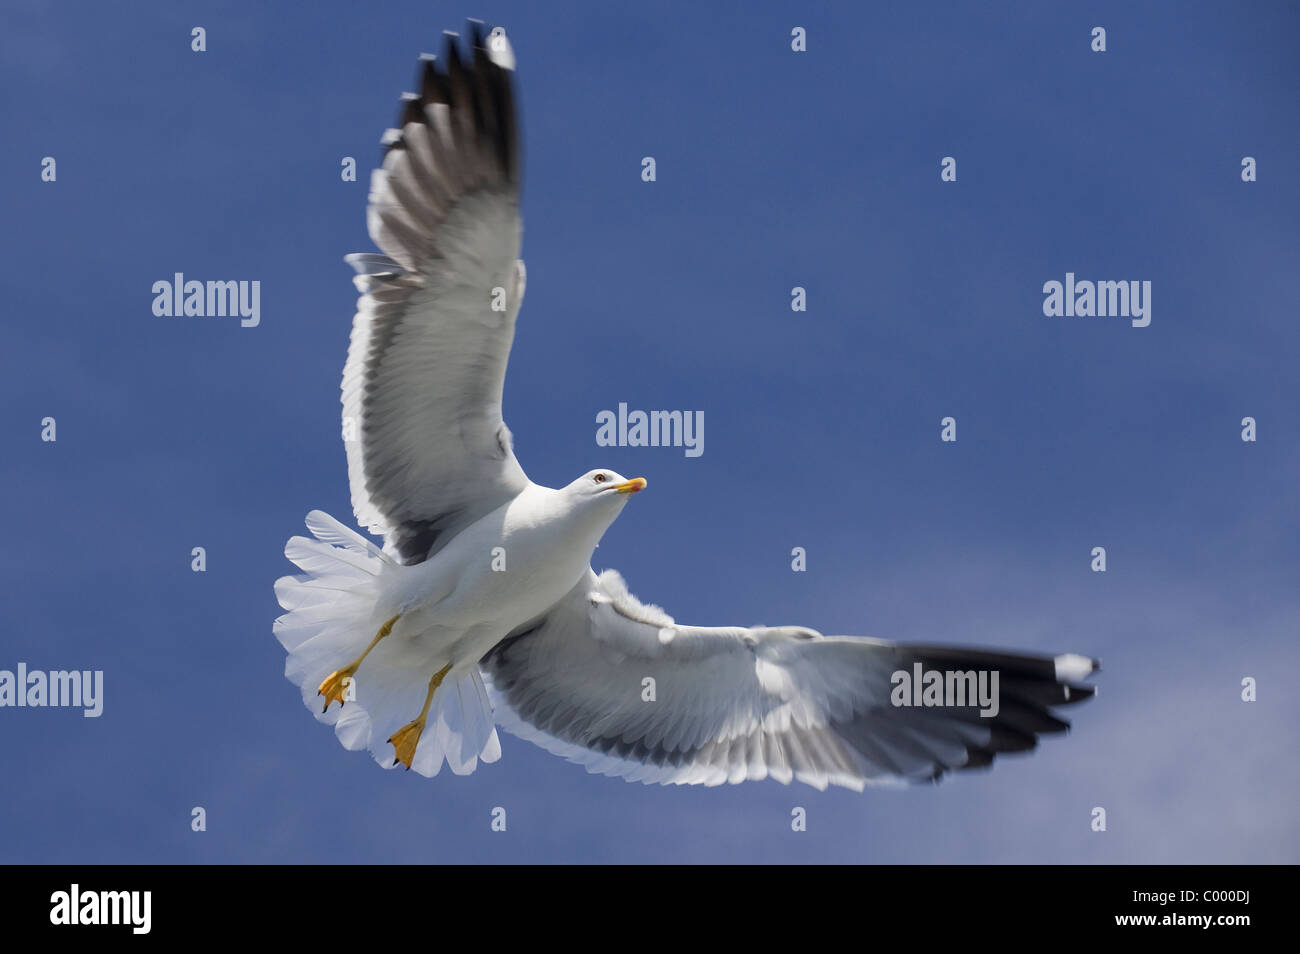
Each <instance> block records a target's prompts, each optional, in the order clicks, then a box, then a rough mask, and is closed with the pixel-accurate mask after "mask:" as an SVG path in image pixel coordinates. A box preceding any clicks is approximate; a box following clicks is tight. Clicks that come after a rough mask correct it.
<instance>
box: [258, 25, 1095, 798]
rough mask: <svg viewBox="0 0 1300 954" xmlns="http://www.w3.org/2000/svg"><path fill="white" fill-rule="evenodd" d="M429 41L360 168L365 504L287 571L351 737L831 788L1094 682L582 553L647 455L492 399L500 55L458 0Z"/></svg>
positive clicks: (1008, 739) (360, 434) (511, 62)
mask: <svg viewBox="0 0 1300 954" xmlns="http://www.w3.org/2000/svg"><path fill="white" fill-rule="evenodd" d="M469 32H470V38H469V42H468V50H467V51H466V52H464V53H462V50H461V47H462V45H463V42H462V40H461V38H460V37H459V36H458V35H457V34H454V33H448V34H447V39H446V44H445V51H444V53H443V55H442V56H441V57H440V58H438V57H432V56H427V55H426V56H423V57H422V58H421V63H420V68H419V77H418V81H417V85H418V89H419V92H418V93H413V94H406V96H405V98H404V101H403V104H402V108H401V114H400V119H399V122H398V125H397V127H396V128H395V129H392V130H389V131H388V132H387V133H386V134H385V136H384V139H383V142H384V144H385V146H386V151H385V153H384V157H383V162H382V168H380V169H377V170H375V171H374V172H373V173H372V177H371V182H370V194H369V203H368V208H367V224H368V228H369V232H370V237H371V238H372V239H373V241H374V242H375V244H376V245H377V246H378V247H379V249H380V250H381V254H372V253H366V254H356V255H350V256H347V258H346V261H348V262H349V263H350V264H351V265H352V266H353V267H354V268H355V270H356V275H355V277H354V283H355V284H356V286H357V289H358V290H359V291H360V293H361V297H360V300H359V302H358V307H357V313H356V317H355V319H354V323H353V328H352V335H351V340H350V343H349V348H348V356H347V362H346V365H345V367H344V371H343V382H342V404H343V438H344V445H345V448H346V451H347V463H348V480H349V483H350V487H351V496H352V507H353V510H354V512H355V515H356V518H357V522H358V524H359V525H360V526H361V527H363V528H365V529H366V530H368V531H369V532H370V533H371V534H373V535H375V536H377V537H382V538H383V546H382V547H380V546H378V545H377V544H376V543H375V542H373V541H372V540H369V539H367V538H366V537H365V536H363V535H362V534H360V533H358V532H357V531H355V530H353V529H351V528H349V527H347V526H345V525H344V524H343V523H341V522H340V521H338V520H336V519H334V518H333V517H331V516H329V515H328V514H325V513H323V512H321V511H318V510H317V511H312V512H311V513H310V514H308V516H307V518H306V524H307V528H308V530H309V531H310V532H311V534H312V538H307V537H301V536H297V537H293V538H292V539H290V540H289V541H288V543H287V545H286V547H285V556H286V557H287V558H288V559H289V560H290V561H291V562H292V563H293V564H295V565H296V566H297V567H298V568H299V569H300V570H301V571H302V572H301V573H299V574H296V575H292V576H285V577H283V578H281V579H280V580H278V581H277V582H276V584H275V593H276V597H277V599H278V601H279V603H280V606H281V607H282V608H283V609H284V610H286V612H285V614H284V615H282V616H280V617H279V619H277V620H276V621H275V626H274V632H275V635H276V637H277V638H278V640H279V641H280V643H281V645H282V646H283V647H284V649H285V650H286V652H287V654H288V655H287V659H286V662H285V675H286V676H287V678H288V679H289V680H290V681H291V682H292V683H294V684H295V685H296V686H298V687H299V688H300V690H301V694H302V698H303V701H304V703H305V704H306V705H307V707H308V708H309V709H310V710H311V711H312V712H313V713H314V714H315V716H316V718H317V719H319V720H321V721H323V722H325V723H327V724H330V725H332V726H333V727H334V731H335V734H336V735H337V737H338V739H339V741H340V742H341V743H342V744H343V746H344V747H345V748H347V749H350V750H362V749H365V750H368V751H369V752H370V753H371V754H372V756H373V757H374V758H375V760H376V761H377V762H378V763H379V764H380V765H382V766H384V767H386V768H394V767H396V766H398V765H402V766H405V767H406V768H407V769H408V770H409V769H414V770H415V771H416V772H417V773H419V774H421V775H424V776H435V775H437V774H438V772H439V771H440V769H441V768H442V766H443V765H444V764H446V765H448V766H449V767H450V769H451V771H452V772H453V773H455V774H460V775H463V774H468V773H470V772H473V771H474V770H475V769H476V768H477V766H478V763H479V762H488V763H490V762H495V761H496V760H497V759H498V758H499V757H500V755H501V744H500V740H499V737H498V735H497V730H496V726H497V724H498V723H499V724H500V725H501V726H502V727H504V728H505V729H506V730H507V731H509V732H511V733H512V734H514V735H517V736H519V737H521V738H524V739H527V740H529V741H532V742H534V743H536V744H537V745H540V746H541V747H542V748H544V749H547V750H548V751H550V752H553V753H556V754H558V755H561V756H564V757H565V758H567V759H569V760H570V761H572V762H576V763H579V764H581V765H583V766H585V767H586V769H587V770H588V771H589V772H592V773H599V774H604V775H609V776H616V777H622V778H626V779H628V780H630V781H640V782H645V783H660V784H701V785H718V784H721V783H723V782H729V783H737V782H741V781H745V780H756V779H763V778H772V779H776V780H777V781H779V782H782V783H789V782H790V781H791V780H798V781H800V782H804V783H807V784H809V785H812V786H815V787H817V788H819V789H825V788H826V787H827V786H828V785H838V786H844V787H847V788H851V789H854V790H856V791H862V790H863V788H864V787H866V786H868V785H880V784H895V785H897V784H903V783H908V782H917V781H926V780H936V779H938V778H939V777H940V776H942V775H944V774H945V773H946V772H949V771H952V770H957V769H971V768H978V767H982V766H987V765H988V764H989V763H990V762H991V761H992V760H993V758H994V756H995V755H997V754H999V753H1003V752H1022V751H1025V750H1028V749H1032V748H1034V746H1035V745H1036V742H1037V738H1038V736H1039V735H1040V734H1044V733H1055V732H1061V731H1064V730H1065V729H1067V728H1068V723H1067V722H1065V721H1063V720H1062V719H1060V718H1059V717H1058V716H1057V715H1056V714H1055V713H1054V711H1053V710H1055V709H1056V708H1057V707H1060V706H1064V705H1072V704H1075V703H1077V702H1080V701H1082V700H1084V699H1086V698H1088V697H1089V696H1091V695H1093V693H1094V691H1095V689H1094V687H1092V686H1090V685H1087V684H1085V683H1084V680H1085V679H1087V678H1088V677H1089V675H1090V674H1091V673H1092V672H1094V671H1095V670H1096V669H1097V668H1098V665H1097V663H1096V662H1095V661H1094V660H1092V659H1090V658H1088V657H1085V656H1081V655H1077V654H1073V653H1066V654H1063V655H1057V656H1038V655H1026V654H1021V653H1015V652H995V651H987V650H980V649H971V648H967V647H960V646H939V645H911V644H898V643H892V642H888V641H885V640H880V639H871V638H866V637H856V636H823V635H822V634H820V633H819V632H817V631H816V630H813V629H809V628H807V627H803V626H750V627H743V626H722V627H710V626H688V625H684V624H681V623H678V622H676V621H675V620H674V619H673V618H672V617H671V616H669V615H668V614H667V613H665V612H664V611H663V610H662V609H660V608H659V607H657V606H653V605H649V604H645V603H642V602H640V601H639V600H638V599H637V598H636V597H635V596H633V595H632V593H631V592H629V590H628V588H627V586H626V584H625V583H624V581H623V579H622V577H621V576H620V575H619V574H618V573H617V572H616V571H614V570H612V569H606V570H604V571H603V572H601V573H599V574H597V573H595V572H594V571H593V570H592V568H591V556H592V553H593V551H594V550H595V547H596V545H597V544H598V543H599V541H600V539H601V537H602V535H603V534H604V533H605V531H606V530H607V529H608V528H609V526H610V525H611V524H612V523H613V522H614V520H615V519H616V518H617V517H618V515H619V514H620V513H621V512H622V510H623V508H624V507H625V506H626V505H627V504H628V502H629V501H631V500H632V498H633V497H635V496H637V495H638V494H641V493H642V492H644V491H645V489H646V485H647V484H646V480H645V478H643V477H633V478H627V477H624V476H622V475H621V474H618V473H616V472H615V471H613V470H611V469H609V468H607V467H598V468H596V469H593V470H588V471H587V472H586V473H584V474H582V476H580V477H578V478H577V479H575V480H574V481H573V482H572V483H570V484H568V485H567V486H565V487H560V488H551V487H543V486H540V485H539V484H536V483H534V482H533V481H531V480H529V478H528V476H527V475H526V474H525V473H524V470H523V468H522V467H521V466H520V464H519V461H518V460H517V459H516V457H515V454H514V450H513V446H512V440H511V435H510V431H509V429H508V428H507V427H506V425H505V422H504V420H503V419H502V412H501V398H502V387H503V382H504V378H505V370H506V363H507V360H508V357H509V354H510V348H511V343H512V341H513V339H514V330H515V320H516V317H517V315H518V314H519V309H520V304H521V302H522V300H523V296H524V284H525V272H524V263H523V262H522V261H521V260H520V258H519V254H520V248H521V234H522V233H521V224H520V212H519V197H520V131H519V124H518V119H517V116H516V109H515V92H514V69H515V55H514V51H513V50H512V48H511V45H510V42H509V40H508V39H507V37H506V34H505V32H504V30H502V29H500V28H496V29H493V30H491V31H490V32H486V33H485V28H484V26H483V25H482V24H481V23H478V22H476V21H471V24H470V30H469Z"/></svg>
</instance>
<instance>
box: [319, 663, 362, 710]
mask: <svg viewBox="0 0 1300 954" xmlns="http://www.w3.org/2000/svg"><path fill="white" fill-rule="evenodd" d="M356 672H357V667H356V666H344V667H343V668H342V669H337V670H335V671H334V672H332V673H330V674H329V675H328V676H326V677H325V680H324V681H323V682H322V683H321V684H320V688H319V689H317V690H316V694H317V695H318V696H324V697H325V708H324V709H322V710H321V712H328V711H329V707H330V703H331V702H337V703H338V704H339V705H343V704H344V702H345V701H346V697H347V692H348V686H349V685H351V683H352V677H353V676H354V675H356Z"/></svg>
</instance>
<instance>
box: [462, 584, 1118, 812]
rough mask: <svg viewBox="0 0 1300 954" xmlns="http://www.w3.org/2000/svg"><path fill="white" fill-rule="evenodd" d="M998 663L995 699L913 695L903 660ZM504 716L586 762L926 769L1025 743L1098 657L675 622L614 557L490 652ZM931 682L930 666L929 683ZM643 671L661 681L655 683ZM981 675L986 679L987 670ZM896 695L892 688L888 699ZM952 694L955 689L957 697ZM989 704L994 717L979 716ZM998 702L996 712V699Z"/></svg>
mask: <svg viewBox="0 0 1300 954" xmlns="http://www.w3.org/2000/svg"><path fill="white" fill-rule="evenodd" d="M918 664H919V665H920V667H921V669H920V671H921V672H922V673H925V672H931V671H938V672H940V673H948V672H953V673H966V672H970V673H973V674H975V676H974V678H975V682H964V681H963V680H962V679H961V678H958V679H954V680H953V684H954V686H956V685H957V684H959V683H960V684H961V685H962V686H963V689H965V688H966V687H968V686H969V687H971V688H972V695H973V696H975V695H977V691H976V690H974V688H973V687H974V686H975V684H976V682H978V673H980V672H984V673H986V674H991V673H997V674H998V680H997V683H996V690H997V691H996V694H995V695H994V694H992V693H990V694H989V695H988V696H986V699H987V700H988V702H989V704H984V705H981V704H980V700H977V699H976V698H970V697H968V698H967V702H968V703H969V704H967V705H964V706H954V705H943V706H926V705H919V706H918V705H896V704H895V702H899V701H908V702H915V701H918V700H920V698H921V697H913V696H912V694H911V691H910V689H909V691H908V693H907V697H906V700H902V699H900V696H901V691H900V690H898V688H897V687H901V686H902V685H903V683H902V680H901V679H900V678H898V677H896V676H895V674H896V673H907V674H908V676H909V681H910V678H911V677H913V676H915V675H916V674H917V672H918V670H917V669H916V667H917V665H918ZM481 665H482V667H483V669H484V670H485V672H486V673H487V674H488V675H489V677H490V678H491V682H492V691H493V702H494V705H495V706H496V715H497V719H498V721H499V722H501V724H502V725H503V726H504V727H505V728H506V729H507V730H508V731H510V732H512V733H514V734H515V735H518V736H520V737H522V738H525V739H528V740H530V741H532V742H536V743H537V744H538V745H540V746H542V747H543V748H545V749H547V750H548V751H551V752H554V753H556V754H558V755H563V756H566V757H567V758H568V759H569V760H570V761H574V762H579V763H581V764H583V765H585V766H586V767H587V770H588V771H591V772H598V773H601V774H605V775H616V776H622V777H624V778H627V779H629V780H632V781H642V782H647V783H649V782H659V783H663V784H667V783H675V784H704V785H718V784H721V783H722V782H741V781H745V780H746V779H761V778H767V777H771V778H775V779H777V780H778V781H781V782H783V783H788V782H789V781H790V780H791V779H792V778H796V779H799V780H800V781H802V782H807V783H808V784H810V785H814V786H816V787H817V788H825V787H826V786H827V785H828V784H833V785H843V786H846V787H848V788H853V789H856V790H859V791H861V789H862V788H863V787H864V786H865V785H867V784H873V783H881V782H890V781H894V782H897V781H922V780H932V779H936V778H938V777H939V776H940V775H942V774H943V773H944V772H946V771H949V770H951V769H959V768H976V767H980V766H985V765H988V764H989V763H990V762H991V761H992V760H993V757H994V755H996V754H997V753H999V752H1018V751H1024V750H1027V749H1032V748H1033V747H1034V745H1035V744H1036V739H1037V736H1038V735H1039V734H1040V733H1046V732H1060V731H1063V730H1064V729H1066V728H1068V726H1069V724H1068V723H1066V722H1064V721H1062V720H1060V719H1058V718H1057V717H1056V716H1055V715H1053V714H1052V712H1051V709H1052V708H1053V707H1055V706H1061V705H1067V704H1072V703H1075V702H1078V701H1081V700H1083V699H1085V698H1087V697H1089V696H1091V695H1092V694H1093V692H1094V689H1093V688H1092V687H1091V686H1084V685H1079V684H1078V683H1079V681H1080V680H1082V679H1084V678H1086V676H1087V675H1088V674H1089V673H1091V672H1092V671H1093V670H1094V669H1095V668H1096V664H1095V663H1094V662H1093V661H1092V660H1090V659H1086V658H1085V657H1082V656H1075V655H1067V656H1057V657H1055V658H1051V657H1040V656H1024V655H1012V654H1007V653H994V652H984V651H981V650H971V649H964V648H960V647H940V646H920V645H905V644H895V643H889V642H885V641H883V640H876V639H865V638H860V637H852V636H831V637H825V636H822V635H821V634H819V633H817V632H815V631H813V630H810V629H803V628H800V627H795V626H782V627H753V628H742V627H700V626H679V625H677V624H676V623H675V622H674V621H673V620H672V619H671V618H670V617H669V616H667V615H665V614H664V613H663V611H662V610H660V609H658V608H657V607H653V606H645V605H643V604H641V603H639V602H638V601H637V600H636V598H635V597H633V596H632V595H631V594H630V593H628V591H627V588H626V586H625V585H624V584H623V580H622V578H621V577H620V576H619V575H618V574H617V573H616V572H614V571H612V570H606V571H605V572H604V573H602V574H601V575H600V576H599V577H598V576H596V575H595V574H594V573H590V572H589V573H588V575H587V578H586V579H584V580H583V581H582V582H581V583H580V584H579V585H578V586H577V587H575V588H574V589H573V590H572V591H571V592H570V593H569V595H568V596H566V597H565V598H564V599H563V600H561V601H560V602H559V603H558V604H556V606H555V607H554V608H553V609H552V610H551V611H550V613H549V614H548V615H547V616H546V617H545V618H544V619H542V620H540V621H539V622H537V623H535V624H532V625H530V626H528V627H526V628H525V629H523V630H521V631H519V632H517V633H515V634H513V635H512V636H510V637H509V638H507V639H506V640H504V641H503V642H502V643H500V644H499V645H498V646H497V647H496V648H495V649H493V650H492V652H491V653H489V654H488V656H487V657H485V658H484V660H483V661H482V664H481ZM927 679H929V677H924V678H923V680H922V681H923V682H924V681H926V680H927ZM647 680H653V682H649V681H647ZM984 685H985V686H986V688H987V687H991V686H993V683H992V679H991V676H990V677H988V678H986V681H985V684H984ZM891 697H892V698H891ZM947 701H949V702H951V701H953V700H952V697H948V699H947ZM981 709H983V711H985V712H990V713H992V714H990V715H987V716H986V715H981ZM995 709H996V711H994V710H995Z"/></svg>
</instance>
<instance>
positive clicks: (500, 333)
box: [342, 25, 528, 563]
mask: <svg viewBox="0 0 1300 954" xmlns="http://www.w3.org/2000/svg"><path fill="white" fill-rule="evenodd" d="M489 47H491V48H490V49H489ZM472 50H473V53H472V58H471V59H470V60H469V61H468V62H466V61H464V60H462V58H461V56H460V54H459V52H458V51H457V48H456V37H455V35H454V34H449V35H448V39H447V44H446V53H445V55H444V57H443V59H444V60H445V64H443V68H442V69H439V68H438V65H437V64H436V63H435V61H434V60H433V59H431V58H430V59H426V60H425V61H424V62H423V65H422V68H421V75H420V79H419V84H420V93H419V94H418V95H410V96H409V98H408V99H407V100H406V102H405V105H404V108H403V110H402V115H401V119H400V125H401V129H400V130H390V131H389V134H388V135H387V136H386V137H385V138H386V141H387V142H388V143H389V145H388V150H387V152H386V154H385V156H384V161H383V168H382V169H376V170H375V171H374V172H373V173H372V176H371V183H370V205H369V208H368V210H367V222H368V225H369V229H370V237H371V238H372V239H374V241H375V244H376V245H378V246H379V248H380V249H382V250H383V252H384V254H383V255H372V254H364V255H350V256H348V261H349V262H350V263H351V264H352V265H353V267H355V268H356V270H357V272H358V273H359V274H358V275H357V277H356V279H355V281H356V284H357V287H358V289H359V290H360V291H361V292H362V296H361V299H360V301H359V302H358V305H357V315H356V319H355V321H354V323H353V329H352V340H351V344H350V346H349V348H348V360H347V365H346V366H345V368H344V371H343V385H342V391H343V394H342V400H343V434H344V443H345V445H346V447H347V455H348V478H349V481H350V483H351V487H352V508H353V510H354V511H355V513H356V516H357V520H358V521H359V522H360V523H361V525H362V526H365V527H367V528H368V529H369V530H370V531H371V532H372V533H377V534H383V535H384V536H385V537H386V541H385V549H386V550H388V551H389V552H391V553H394V554H395V555H396V556H397V557H398V558H400V559H401V560H402V562H404V563H419V562H420V561H422V560H424V559H425V558H426V557H427V556H428V555H429V553H430V552H432V551H433V550H436V549H437V548H438V547H440V546H441V545H442V544H444V543H445V542H446V541H447V540H449V539H450V538H451V537H452V536H454V535H455V534H456V533H457V532H458V531H459V530H460V529H462V528H463V527H465V526H467V525H469V524H470V523H473V522H474V521H475V520H477V519H478V518H479V517H481V516H483V515H484V514H486V513H489V512H491V511H492V510H494V509H495V508H496V507H498V506H500V505H501V504H502V503H504V502H505V501H507V500H509V499H510V498H512V497H514V496H515V495H516V494H517V493H518V492H519V491H520V490H521V489H523V487H525V486H526V485H527V483H528V478H527V477H526V476H525V474H524V472H523V469H522V468H521V467H520V466H519V462H518V461H517V460H516V459H515V455H514V451H513V449H512V447H511V440H510V432H509V430H508V429H507V428H506V426H505V423H504V421H503V420H502V418H501V392H502V387H503V384H504V380H505V370H506V361H507V359H508V358H509V355H510V346H511V343H512V342H513V340H514V333H515V316H516V315H517V314H518V312H519V305H520V301H521V299H522V297H523V291H524V272H523V262H521V261H519V260H518V256H519V247H520V236H521V225H520V220H519V136H518V132H517V127H516V122H515V107H514V93H513V90H512V86H511V67H512V66H513V62H514V58H513V55H512V54H510V51H509V46H508V44H507V42H506V40H505V35H504V33H503V32H501V31H499V30H494V31H493V33H492V34H491V36H490V37H487V38H485V37H484V36H483V34H482V31H481V29H480V28H479V27H478V26H477V25H475V26H474V28H473V42H472Z"/></svg>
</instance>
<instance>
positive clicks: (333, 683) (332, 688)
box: [316, 613, 402, 712]
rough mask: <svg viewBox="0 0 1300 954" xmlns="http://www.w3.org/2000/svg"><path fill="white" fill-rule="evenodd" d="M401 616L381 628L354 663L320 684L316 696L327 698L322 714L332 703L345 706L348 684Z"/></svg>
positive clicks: (399, 614)
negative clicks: (344, 699) (363, 661)
mask: <svg viewBox="0 0 1300 954" xmlns="http://www.w3.org/2000/svg"><path fill="white" fill-rule="evenodd" d="M401 615H402V614H401V613H398V614H397V616H394V617H393V618H392V619H390V620H389V621H388V622H387V623H385V624H384V625H383V626H381V627H379V632H378V633H376V634H375V638H374V639H372V640H371V641H370V645H369V646H367V647H366V650H365V652H363V653H362V654H361V655H360V656H358V657H357V658H356V659H354V660H352V662H350V663H348V664H347V665H346V666H344V667H343V668H342V669H336V670H334V672H332V673H330V674H329V675H328V676H326V677H325V680H324V681H323V682H322V683H321V684H320V688H318V689H317V690H316V695H318V696H324V697H325V708H324V709H322V710H321V712H325V711H326V710H328V709H329V707H330V703H331V702H337V703H338V704H339V705H343V697H344V695H345V694H346V693H347V690H348V683H349V682H351V680H352V677H353V676H355V675H356V674H357V669H358V668H360V666H361V663H362V660H364V659H365V658H366V657H367V656H369V655H370V650H372V649H374V648H375V647H376V646H378V645H379V641H380V640H381V639H383V638H384V637H385V636H387V635H388V634H389V633H391V632H392V631H393V624H394V623H396V622H397V620H398V618H399V617H400V616H401Z"/></svg>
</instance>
